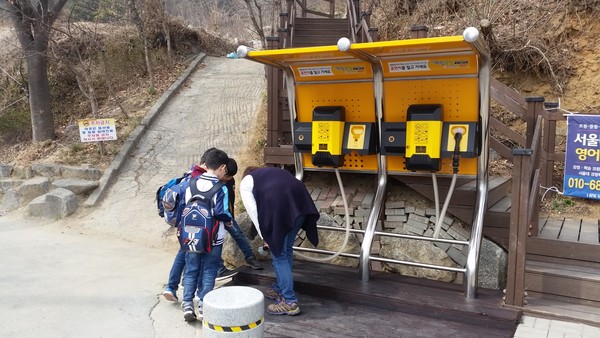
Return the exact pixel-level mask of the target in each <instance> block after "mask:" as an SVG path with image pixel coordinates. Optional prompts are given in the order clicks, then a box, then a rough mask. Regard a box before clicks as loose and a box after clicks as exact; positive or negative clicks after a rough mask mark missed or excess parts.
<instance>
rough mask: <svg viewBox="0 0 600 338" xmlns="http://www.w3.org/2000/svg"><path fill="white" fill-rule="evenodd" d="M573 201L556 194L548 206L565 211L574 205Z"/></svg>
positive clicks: (554, 209)
mask: <svg viewBox="0 0 600 338" xmlns="http://www.w3.org/2000/svg"><path fill="white" fill-rule="evenodd" d="M575 204H576V203H575V201H574V200H573V199H570V198H565V197H562V196H557V197H556V198H555V199H554V200H552V203H551V204H550V208H551V209H552V210H553V211H565V210H566V209H569V208H571V207H573V206H575Z"/></svg>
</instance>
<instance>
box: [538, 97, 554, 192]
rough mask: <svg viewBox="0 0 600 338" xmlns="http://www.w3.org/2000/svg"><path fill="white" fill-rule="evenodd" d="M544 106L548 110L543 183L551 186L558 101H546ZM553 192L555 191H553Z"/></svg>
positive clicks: (543, 156)
mask: <svg viewBox="0 0 600 338" xmlns="http://www.w3.org/2000/svg"><path fill="white" fill-rule="evenodd" d="M544 107H545V108H546V109H548V110H546V112H545V113H544V122H543V124H544V130H543V133H542V150H543V152H542V157H541V164H540V170H541V171H540V173H541V176H542V177H541V180H540V182H541V184H542V185H543V186H544V187H547V188H550V187H552V186H553V184H552V173H553V172H554V153H555V147H556V115H557V114H559V112H558V109H557V108H558V103H554V102H544ZM551 193H552V194H553V193H554V192H551Z"/></svg>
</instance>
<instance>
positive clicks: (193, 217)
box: [177, 178, 224, 253]
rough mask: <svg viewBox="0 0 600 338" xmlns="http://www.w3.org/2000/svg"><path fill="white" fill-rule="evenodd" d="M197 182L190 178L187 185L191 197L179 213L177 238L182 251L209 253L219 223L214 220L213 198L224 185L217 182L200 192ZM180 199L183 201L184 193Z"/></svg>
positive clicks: (196, 179)
mask: <svg viewBox="0 0 600 338" xmlns="http://www.w3.org/2000/svg"><path fill="white" fill-rule="evenodd" d="M197 181H198V178H192V179H191V180H189V184H187V185H188V187H187V189H190V193H191V196H192V197H191V198H190V200H189V201H188V202H187V203H186V204H185V206H184V207H183V210H182V212H181V221H180V222H179V227H178V228H177V237H178V238H179V243H180V244H181V249H182V250H183V251H190V252H198V253H203V252H210V251H211V250H212V247H213V243H214V241H215V240H216V239H217V235H218V232H219V226H218V222H219V221H218V220H217V219H215V218H214V202H213V196H214V195H215V194H216V193H217V192H218V191H219V190H220V189H221V188H222V187H223V185H224V184H223V183H222V182H217V183H215V185H214V186H213V187H212V188H210V190H208V191H205V192H201V191H199V190H198V187H197V186H196V182H197ZM179 185H181V184H179ZM179 185H178V186H179ZM181 199H185V193H184V194H183V195H182V196H181Z"/></svg>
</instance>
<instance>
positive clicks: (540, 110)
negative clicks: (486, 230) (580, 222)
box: [523, 96, 546, 236]
mask: <svg viewBox="0 0 600 338" xmlns="http://www.w3.org/2000/svg"><path fill="white" fill-rule="evenodd" d="M544 101H545V99H544V97H542V96H533V97H526V98H525V102H527V116H525V121H526V123H527V135H525V136H526V146H527V147H528V148H531V146H532V143H533V136H534V134H535V122H536V120H537V117H538V116H539V115H541V116H542V117H543V116H544V115H545V114H544V113H545V112H546V111H545V110H544ZM542 137H544V136H542ZM542 143H543V141H542ZM532 150H533V151H535V152H536V153H538V154H539V150H536V149H532ZM540 162H541V160H539V157H538V161H537V162H536V163H533V160H532V163H531V165H532V166H535V167H536V168H539V167H540ZM523 177H528V179H527V181H528V183H529V184H530V183H531V174H529V175H528V176H523ZM531 189H535V191H537V192H538V193H536V194H535V200H533V201H531V203H530V205H531V207H532V208H533V209H532V210H531V218H530V219H528V220H527V222H528V224H529V229H528V230H529V231H531V234H533V235H535V236H537V232H538V222H539V217H540V199H539V188H538V187H537V186H536V187H531Z"/></svg>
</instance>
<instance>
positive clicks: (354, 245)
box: [295, 213, 360, 268]
mask: <svg viewBox="0 0 600 338" xmlns="http://www.w3.org/2000/svg"><path fill="white" fill-rule="evenodd" d="M317 224H318V225H321V226H329V227H337V228H340V229H344V230H345V223H344V226H342V225H338V224H337V223H336V222H335V221H334V217H332V216H331V215H329V214H325V213H321V217H320V218H319V221H318V222H317ZM350 229H352V226H351V227H350ZM345 236H346V232H345V231H334V230H323V229H320V230H319V245H318V246H317V249H321V250H328V251H333V252H338V251H339V250H340V249H341V246H342V245H343V243H344V238H345ZM299 237H300V238H299V240H298V242H297V243H295V244H296V246H299V247H305V248H314V247H313V245H312V244H311V243H310V241H309V240H306V239H305V235H304V232H303V231H300V236H299ZM298 252H300V251H299V250H298ZM342 252H344V253H354V254H358V253H360V242H359V241H358V238H356V234H353V233H350V235H349V237H348V242H347V243H346V246H345V247H344V249H343V250H342ZM301 254H302V255H303V256H308V257H313V258H316V259H319V260H323V259H325V258H327V257H329V256H331V255H323V254H312V253H308V252H301ZM302 259H304V258H302ZM309 260H310V259H309ZM327 263H328V264H333V265H340V266H348V267H353V268H356V267H358V260H357V259H355V258H348V257H342V256H337V257H336V258H333V259H331V260H328V261H327Z"/></svg>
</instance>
